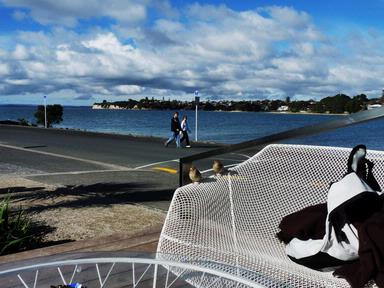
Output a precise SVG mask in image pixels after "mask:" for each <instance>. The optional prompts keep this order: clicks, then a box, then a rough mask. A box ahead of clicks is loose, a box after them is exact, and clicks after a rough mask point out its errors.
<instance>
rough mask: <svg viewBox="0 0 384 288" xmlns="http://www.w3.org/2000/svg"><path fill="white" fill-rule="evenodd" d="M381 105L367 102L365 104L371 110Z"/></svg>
mask: <svg viewBox="0 0 384 288" xmlns="http://www.w3.org/2000/svg"><path fill="white" fill-rule="evenodd" d="M382 106H383V105H381V104H368V105H367V109H368V110H372V109H375V108H380V107H382Z"/></svg>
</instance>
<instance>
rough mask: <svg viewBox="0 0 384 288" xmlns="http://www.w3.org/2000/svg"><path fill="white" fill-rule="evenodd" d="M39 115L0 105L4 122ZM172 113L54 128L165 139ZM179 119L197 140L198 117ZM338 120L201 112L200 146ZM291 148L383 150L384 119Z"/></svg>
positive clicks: (120, 113) (127, 113)
mask: <svg viewBox="0 0 384 288" xmlns="http://www.w3.org/2000/svg"><path fill="white" fill-rule="evenodd" d="M35 110H36V107H34V106H14V105H12V106H1V105H0V120H7V119H9V120H17V119H18V118H25V119H27V120H29V121H32V122H34V121H35V119H34V117H33V114H34V112H35ZM172 113H173V112H172V111H133V110H92V109H91V108H90V107H64V116H63V119H64V121H63V122H62V123H61V124H60V125H57V126H55V127H58V128H72V129H81V130H87V131H99V132H108V133H120V134H133V135H145V136H156V137H163V138H166V137H168V136H169V134H170V131H169V130H170V118H171V117H172ZM180 114H181V116H182V115H187V116H188V119H189V124H190V128H191V130H192V133H191V135H190V136H191V138H192V139H194V137H195V134H194V131H195V113H194V111H180ZM338 117H344V116H332V115H302V114H272V113H252V112H236V113H234V112H232V113H230V112H207V111H199V114H198V140H201V141H212V142H220V143H238V142H241V141H245V140H251V139H254V138H257V137H261V136H266V135H269V134H273V133H277V132H281V131H284V130H289V129H293V128H297V127H301V126H305V125H310V124H315V123H320V122H323V121H328V120H333V119H337V118H338ZM286 143H288V141H286ZM289 143H299V144H312V145H326V146H340V147H353V146H354V145H357V144H366V145H367V147H368V148H369V149H378V150H384V119H380V120H375V121H371V122H368V123H364V124H360V125H357V126H353V127H349V128H344V129H338V130H336V131H333V132H328V133H322V134H319V135H317V136H312V137H306V138H302V139H295V140H291V141H289Z"/></svg>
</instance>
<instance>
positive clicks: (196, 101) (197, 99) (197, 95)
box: [195, 90, 200, 141]
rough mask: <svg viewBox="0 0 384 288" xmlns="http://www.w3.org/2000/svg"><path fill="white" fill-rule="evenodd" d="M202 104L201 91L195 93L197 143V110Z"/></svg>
mask: <svg viewBox="0 0 384 288" xmlns="http://www.w3.org/2000/svg"><path fill="white" fill-rule="evenodd" d="M199 102H200V97H199V91H198V90H196V91H195V105H196V110H195V141H197V108H198V106H199Z"/></svg>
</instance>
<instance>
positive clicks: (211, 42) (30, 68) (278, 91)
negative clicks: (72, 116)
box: [0, 0, 384, 101]
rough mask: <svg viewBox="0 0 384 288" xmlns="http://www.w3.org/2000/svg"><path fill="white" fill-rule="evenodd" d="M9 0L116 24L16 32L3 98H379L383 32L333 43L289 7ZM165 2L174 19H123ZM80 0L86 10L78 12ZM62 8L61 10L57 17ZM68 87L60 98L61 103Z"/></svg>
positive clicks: (2, 54)
mask: <svg viewBox="0 0 384 288" xmlns="http://www.w3.org/2000/svg"><path fill="white" fill-rule="evenodd" d="M6 3H8V4H9V5H10V6H18V7H19V6H20V7H29V8H30V9H31V10H30V12H29V13H30V15H31V17H34V18H35V19H39V21H40V22H41V23H44V21H48V20H49V19H48V18H44V17H43V16H44V15H45V14H44V13H43V12H44V11H45V12H47V13H48V11H49V12H50V13H51V14H50V15H56V16H57V17H59V18H61V19H56V20H55V21H56V22H49V21H51V20H49V21H48V22H49V23H56V24H57V23H62V24H63V23H64V24H65V25H67V24H68V23H72V24H71V25H75V24H76V23H77V21H78V20H79V19H87V18H89V17H99V16H105V15H109V17H113V18H114V19H117V20H118V21H120V22H119V23H118V24H116V25H115V26H114V27H113V28H100V27H99V28H93V29H90V30H87V31H85V32H84V31H82V32H81V33H80V32H76V29H70V28H68V27H66V28H63V27H55V28H52V29H50V30H47V31H37V32H31V31H20V32H18V33H16V34H15V35H13V36H12V37H13V38H12V42H14V43H17V45H15V46H14V48H13V49H12V50H9V49H8V50H9V52H8V51H7V49H3V50H0V75H2V78H0V87H1V88H0V92H1V94H2V95H19V94H25V93H32V94H33V93H45V94H49V93H58V91H71V93H70V95H72V97H73V98H77V99H80V100H83V101H86V100H87V99H89V100H92V99H99V100H100V99H101V97H102V98H103V99H109V100H111V99H113V97H122V96H129V97H131V96H132V97H134V96H135V97H136V96H137V97H139V96H143V97H145V96H148V97H156V96H159V97H163V96H165V97H192V96H191V95H192V92H193V91H194V90H195V89H199V90H200V91H201V94H202V96H203V97H212V98H216V99H217V98H220V97H224V98H237V99H244V98H255V97H258V98H266V97H285V96H291V97H310V98H316V97H319V96H321V97H324V96H328V95H332V94H334V93H337V92H339V91H340V90H342V91H343V92H345V93H351V94H352V95H353V94H354V93H356V94H357V93H361V92H363V91H371V92H370V93H372V95H373V94H374V93H376V92H375V91H377V90H376V89H377V87H378V88H379V89H380V87H381V86H382V84H381V79H382V78H383V77H384V69H383V68H384V67H383V65H384V53H383V52H381V51H380V49H377V47H381V46H382V45H383V44H384V36H383V35H382V34H381V33H380V32H377V31H375V32H371V33H369V34H368V35H366V34H365V33H354V34H353V35H347V36H348V37H344V38H343V39H341V38H340V39H335V38H332V37H331V36H328V35H326V33H325V32H323V33H321V31H319V30H318V28H317V27H316V26H315V24H314V23H313V22H312V19H311V17H310V15H308V14H306V13H303V12H300V11H296V10H294V9H292V8H287V7H269V8H263V9H260V10H251V11H242V12H237V11H234V10H231V9H229V8H227V7H226V6H213V5H210V6H209V5H200V4H194V5H191V6H189V7H187V9H186V10H185V11H184V12H183V13H182V12H179V11H176V10H172V9H171V8H172V7H171V6H170V4H169V2H163V1H150V0H147V1H144V2H138V1H112V2H108V3H109V4H110V6H111V7H108V8H105V5H106V4H104V2H101V1H97V0H90V1H88V2H82V1H77V2H76V3H75V2H73V1H70V0H67V1H61V2H57V3H56V2H52V3H51V2H49V3H51V6H49V5H48V1H39V2H35V3H34V4H31V3H30V1H26V0H14V1H10V0H6ZM28 3H29V4H28ZM156 3H157V4H156ZM161 3H165V4H164V5H163V8H162V9H164V11H168V12H167V13H168V14H167V13H166V12H164V15H165V14H167V15H169V16H167V17H168V18H160V19H157V20H156V21H154V22H153V25H149V24H148V23H145V24H143V25H141V24H137V25H135V26H132V25H125V24H124V23H123V21H129V20H128V19H125V17H128V18H129V17H131V16H132V15H131V16H129V15H130V14H135V15H136V17H137V18H134V16H132V18H131V20H132V21H141V20H143V19H144V18H145V17H146V15H145V13H146V12H145V11H147V10H146V9H148V8H147V7H149V6H150V5H158V6H159V7H160V6H161ZM84 5H87V6H89V9H88V10H87V11H77V10H76V9H79V8H83V6H84ZM98 5H99V6H100V7H99V6H98ZM103 5H104V6H103ZM124 5H127V7H128V6H129V7H130V9H131V10H129V9H128V10H126V11H127V15H123V14H124V13H120V12H121V11H125V10H124V7H125V6H124ZM140 5H141V6H140ZM96 6H97V7H96ZM103 7H104V8H105V9H106V10H105V11H104V10H103V11H101V10H102V9H104V8H103ZM140 7H142V8H140ZM143 9H144V10H143ZM59 10H60V11H61V13H62V14H60V15H59V16H58V14H57V13H56V14H55V13H52V11H59ZM75 10H76V11H75ZM85 10H86V9H85ZM132 11H136V12H132ZM140 11H141V12H140ZM114 13H115V14H114ZM40 14H41V15H40ZM36 17H37V18H36ZM47 17H48V16H47ZM49 17H52V16H49ZM67 20H68V21H69V22H68V23H67V22H66V21H67ZM52 21H54V20H53V19H52ZM357 44H359V45H357ZM0 46H1V44H0ZM346 51H349V52H348V53H347V52H346ZM63 93H64V92H60V93H59V94H55V95H59V96H58V97H61V98H62V99H64V98H63V97H64V96H63ZM110 98H111V99H110Z"/></svg>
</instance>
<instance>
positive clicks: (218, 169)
mask: <svg viewBox="0 0 384 288" xmlns="http://www.w3.org/2000/svg"><path fill="white" fill-rule="evenodd" d="M212 170H213V172H215V174H216V175H222V174H223V173H224V170H225V169H224V165H223V163H221V161H220V160H213V165H212Z"/></svg>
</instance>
